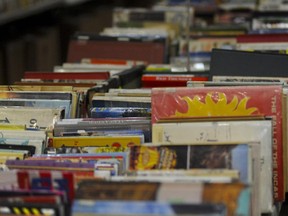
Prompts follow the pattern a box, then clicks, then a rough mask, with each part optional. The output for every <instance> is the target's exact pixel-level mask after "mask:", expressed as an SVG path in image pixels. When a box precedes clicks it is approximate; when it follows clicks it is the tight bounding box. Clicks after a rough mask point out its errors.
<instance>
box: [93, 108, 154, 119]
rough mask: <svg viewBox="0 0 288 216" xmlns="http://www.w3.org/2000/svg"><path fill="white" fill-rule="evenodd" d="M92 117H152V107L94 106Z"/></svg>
mask: <svg viewBox="0 0 288 216" xmlns="http://www.w3.org/2000/svg"><path fill="white" fill-rule="evenodd" d="M90 116H91V118H113V117H116V118H119V117H151V108H141V107H139V108H137V107H93V108H92V109H91V110H90Z"/></svg>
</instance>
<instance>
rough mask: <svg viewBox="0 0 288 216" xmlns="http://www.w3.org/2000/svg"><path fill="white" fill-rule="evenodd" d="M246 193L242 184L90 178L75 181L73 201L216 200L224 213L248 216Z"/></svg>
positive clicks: (214, 201) (230, 215)
mask: <svg viewBox="0 0 288 216" xmlns="http://www.w3.org/2000/svg"><path fill="white" fill-rule="evenodd" d="M250 195H251V194H250V189H249V187H248V186H247V185H244V184H242V183H191V182H190V183H187V182H186V183H183V182H182V183H179V182H178V183H177V182H173V183H172V182H166V183H165V182H162V183H161V182H136V181H135V182H130V181H128V182H125V181H123V182H121V181H119V182H111V181H99V180H91V179H90V180H83V181H81V182H80V183H79V184H78V188H77V190H76V193H75V201H77V200H90V201H91V200H95V201H99V202H100V201H130V202H131V203H133V201H134V202H135V201H156V202H166V203H175V200H176V201H177V203H179V204H181V203H189V204H193V203H194V204H195V203H212V204H213V203H219V202H220V203H223V204H224V205H225V206H226V208H227V215H228V216H233V215H237V216H240V215H241V214H243V215H245V216H248V215H249V213H248V212H249V211H250V204H251V203H250V201H251V199H250ZM235 204H236V205H235Z"/></svg>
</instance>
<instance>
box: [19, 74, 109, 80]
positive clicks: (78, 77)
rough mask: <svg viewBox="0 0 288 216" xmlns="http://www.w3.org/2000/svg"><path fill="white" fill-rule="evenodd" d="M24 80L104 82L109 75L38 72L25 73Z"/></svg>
mask: <svg viewBox="0 0 288 216" xmlns="http://www.w3.org/2000/svg"><path fill="white" fill-rule="evenodd" d="M23 78H24V79H39V80H54V82H55V80H56V81H58V82H62V81H61V80H89V79H90V80H106V79H108V78H110V73H109V72H107V71H103V72H78V73H77V72H73V73H69V72H61V73H60V72H39V71H25V72H24V76H23Z"/></svg>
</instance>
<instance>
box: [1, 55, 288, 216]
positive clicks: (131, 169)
mask: <svg viewBox="0 0 288 216" xmlns="http://www.w3.org/2000/svg"><path fill="white" fill-rule="evenodd" d="M247 55H248V53H247ZM248 56H249V55H248ZM130 67H131V66H130ZM138 67H139V66H133V67H131V68H130V69H129V71H131V70H132V69H134V68H138ZM76 68H77V67H76ZM62 69H63V68H62ZM124 71H125V70H124ZM132 71H133V70H132ZM126 72H127V70H126ZM66 73H67V72H62V73H61V76H64V75H65V74H66ZM82 73H83V75H84V74H85V73H84V72H82ZM119 73H120V74H123V71H122V72H119ZM29 74H32V73H31V72H27V73H26V75H27V77H26V78H28V75H29ZM41 74H42V75H43V76H44V77H45V76H48V75H44V74H45V73H41ZM58 74H59V73H58V72H50V74H49V75H50V76H52V75H54V76H60V75H58ZM75 74H77V73H75ZM92 74H93V72H91V74H90V75H92ZM33 75H35V76H36V75H39V74H38V73H37V72H33ZM115 75H117V73H116V74H113V76H114V78H116V77H117V76H115ZM70 76H71V78H72V79H74V78H75V77H73V76H72V74H71V73H70ZM120 77H121V76H120ZM30 78H31V77H30ZM118 78H119V77H118ZM31 79H33V78H31ZM49 79H51V78H49ZM58 79H59V80H62V79H63V80H69V78H67V77H66V78H63V77H61V78H59V77H58ZM88 79H91V78H88ZM43 80H45V79H43ZM91 80H93V79H91ZM38 81H39V80H38ZM118 81H119V80H118ZM25 82H27V80H24V83H25ZM42 82H43V83H46V84H47V83H49V82H48V81H47V80H46V81H45V82H44V81H42ZM103 82H104V83H105V82H106V81H103ZM119 82H120V81H119ZM67 83H69V86H67V85H65V82H63V83H61V81H60V82H56V81H53V82H50V83H49V85H44V84H43V85H42V86H39V82H37V83H36V85H33V82H32V81H31V80H30V84H31V85H30V86H27V83H25V85H24V84H23V83H22V84H21V85H20V83H18V85H15V86H7V87H4V86H3V90H2V97H3V101H5V102H7V103H4V102H3V106H5V110H6V113H4V111H3V117H2V119H3V122H2V128H3V129H2V130H1V133H2V136H3V137H2V138H3V146H4V147H3V150H2V159H3V161H2V169H3V172H1V175H2V177H1V189H2V190H3V193H2V192H1V194H3V197H2V201H3V202H2V201H1V203H3V204H2V207H3V208H1V211H2V212H1V213H3V214H12V213H13V214H15V215H16V214H24V215H25V214H26V215H29V214H30V215H31V214H35V215H37V214H38V215H41V214H42V215H45V214H46V215H47V214H48V215H69V214H72V215H83V214H85V213H86V214H87V215H97V214H100V215H101V214H105V215H115V214H118V215H119V214H123V215H124V214H129V213H130V214H131V213H133V214H136V215H137V214H138V215H143V214H160V213H161V214H167V215H170V214H174V215H175V214H176V215H177V214H188V213H195V214H196V213H197V214H203V213H205V214H207V215H209V214H210V215H213V214H215V213H217V214H219V215H260V214H261V213H270V214H271V213H272V212H273V211H274V208H275V207H276V204H277V203H281V202H283V201H284V200H285V192H286V187H287V186H286V184H287V183H286V181H287V180H286V179H287V176H286V175H287V173H286V172H285V167H284V164H285V163H286V158H287V155H286V147H285V146H286V137H285V128H286V118H285V115H286V114H285V107H286V94H287V91H286V88H285V87H284V86H283V83H281V82H279V83H278V84H277V83H274V84H273V85H271V84H270V85H268V84H265V85H263V84H262V85H261V86H249V87H248V86H245V87H243V86H238V87H235V86H234V87H231V86H229V87H223V86H222V87H219V86H218V87H193V85H192V87H182V88H153V89H120V88H112V87H111V88H109V89H108V91H106V88H105V89H104V90H102V92H99V91H97V92H93V90H94V89H95V86H93V87H88V88H87V87H86V88H87V89H86V90H85V91H84V89H83V88H84V87H81V88H82V89H81V91H79V89H77V88H80V87H79V86H76V87H75V86H74V87H73V86H72V84H71V81H70V82H68V81H67ZM67 83H66V84H67ZM84 83H85V82H84ZM201 83H202V82H201ZM207 83H208V82H207ZM54 84H55V85H54ZM61 84H62V85H61ZM102 84H103V83H100V84H99V86H102ZM198 84H199V83H198ZM97 85H98V83H97V84H96V87H97ZM218 85H221V83H220V84H218ZM222 85H224V83H223V84H222ZM234 85H235V84H234ZM254 85H256V83H255V84H254ZM258 85H260V84H258ZM51 86H52V87H51ZM91 90H92V91H91ZM52 91H53V92H52ZM60 91H62V92H60ZM88 92H90V95H89V96H88V95H87V93H88ZM87 98H88V100H86V99H87ZM5 99H6V100H5ZM44 100H46V101H48V102H45V103H46V104H45V105H42V106H44V107H45V108H41V105H40V106H39V107H38V106H37V104H38V103H39V104H40V102H42V101H44ZM83 101H86V102H87V103H88V104H82V103H83ZM21 102H23V103H22V104H21ZM28 102H31V103H28ZM79 102H80V103H79ZM9 103H10V104H9ZM54 103H55V104H56V105H53V104H54ZM23 104H24V106H25V108H24V107H22V105H23ZM32 104H33V106H34V107H33V108H28V107H29V106H31V105H32ZM86 105H87V106H86ZM48 106H51V107H52V106H53V109H55V110H57V113H55V112H54V113H52V114H51V115H48V114H46V113H44V110H45V109H48ZM81 106H82V108H83V107H84V108H85V109H83V110H81V109H80V107H81ZM3 109H4V108H3ZM22 109H23V111H22V112H20V111H21V110H22ZM77 110H78V111H77ZM80 110H81V112H80ZM8 111H11V113H12V114H10V115H8ZM37 111H40V113H41V114H42V116H43V117H46V118H47V119H49V120H47V121H45V122H43V123H42V121H41V118H40V116H38V115H37ZM17 112H18V114H17ZM29 113H30V114H29ZM24 117H25V118H26V120H25V119H24ZM88 117H89V118H88ZM207 117H209V118H207ZM13 118H14V119H13ZM19 120H21V121H22V122H20V121H19ZM16 144H17V145H16ZM20 146H21V147H20ZM5 148H6V149H5ZM7 148H8V150H7ZM32 149H34V151H33V150H32ZM139 181H140V183H139ZM143 181H145V184H144V183H143ZM147 181H148V183H147ZM142 184H144V185H142ZM129 188H130V189H129ZM131 188H132V189H131ZM148 188H149V190H148ZM151 188H154V189H152V191H153V192H152V191H151ZM190 190H191V191H190ZM143 191H145V193H144V192H143ZM147 191H151V193H150V195H147ZM175 191H176V192H177V193H176V192H175ZM197 191H198V192H197ZM219 191H221V192H219ZM7 197H9V198H7ZM13 197H14V198H13ZM40 199H41V200H42V201H41V204H39V202H40V201H39V200H40ZM19 200H21V201H19ZM35 200H37V202H35ZM52 200H53V201H52ZM48 203H49V204H48ZM51 203H53V204H51ZM116 207H117V208H116ZM47 209H49V211H48V210H47ZM128 210H129V211H128ZM180 210H181V211H180ZM184 210H187V212H185V211H184ZM208 210H209V211H211V212H207V211H208ZM47 211H48V212H50V213H47ZM127 211H128V212H127ZM183 211H184V212H183ZM51 212H52V213H51ZM197 214H196V215H197Z"/></svg>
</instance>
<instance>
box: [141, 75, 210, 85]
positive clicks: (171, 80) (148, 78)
mask: <svg viewBox="0 0 288 216" xmlns="http://www.w3.org/2000/svg"><path fill="white" fill-rule="evenodd" d="M188 81H208V76H204V75H203V76H201V75H198V76H197V75H196V74H195V75H168V74H163V75H159V74H158V75H157V74H156V75H152V74H144V75H142V78H141V87H142V88H155V87H180V86H182V87H184V86H186V85H187V82H188Z"/></svg>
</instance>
